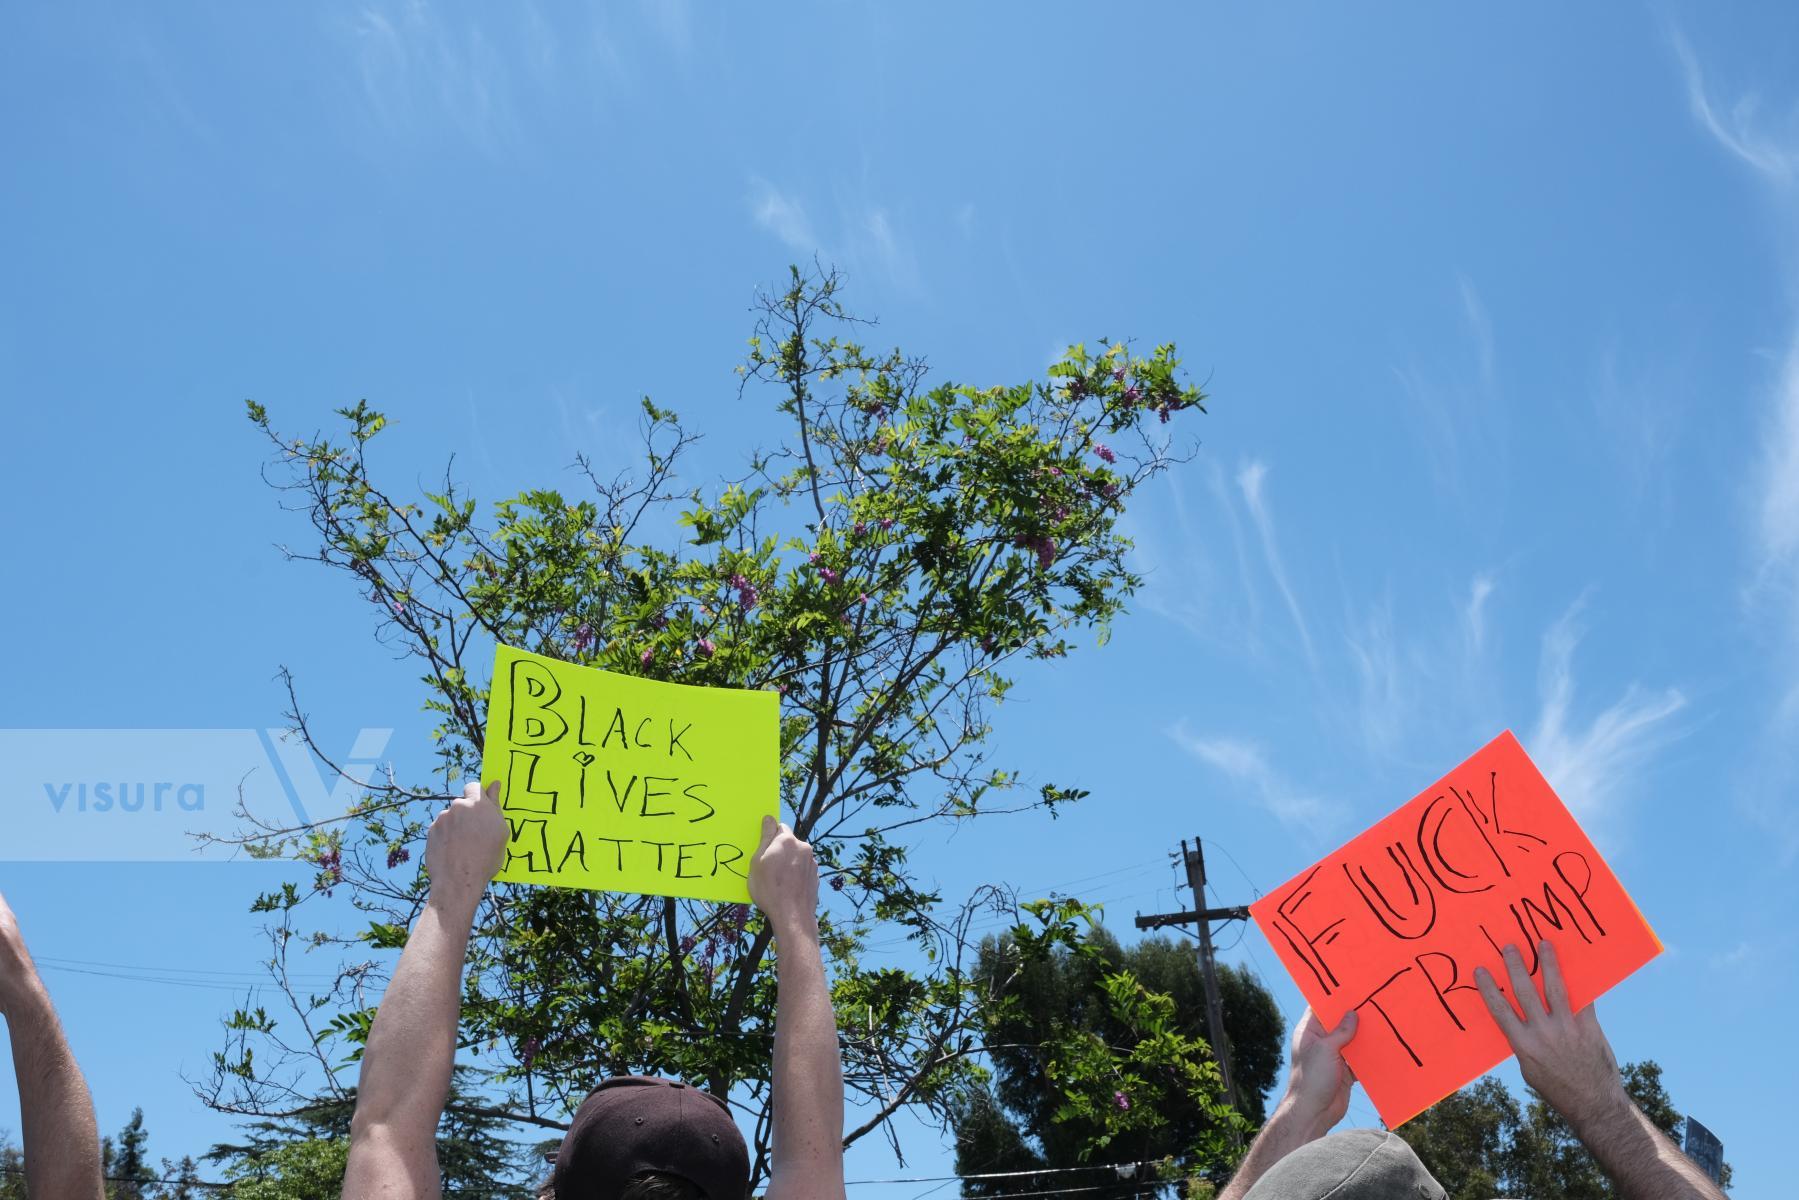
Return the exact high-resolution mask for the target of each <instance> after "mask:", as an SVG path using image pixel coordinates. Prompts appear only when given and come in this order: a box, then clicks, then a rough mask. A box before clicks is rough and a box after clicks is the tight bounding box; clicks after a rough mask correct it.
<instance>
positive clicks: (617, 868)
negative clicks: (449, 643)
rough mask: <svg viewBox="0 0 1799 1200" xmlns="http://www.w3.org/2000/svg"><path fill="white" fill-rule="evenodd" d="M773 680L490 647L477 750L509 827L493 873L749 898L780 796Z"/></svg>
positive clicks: (564, 883)
mask: <svg viewBox="0 0 1799 1200" xmlns="http://www.w3.org/2000/svg"><path fill="white" fill-rule="evenodd" d="M780 738H781V734H780V701H779V698H778V697H777V696H776V695H775V694H774V693H773V692H753V691H745V690H741V689H738V688H708V687H693V686H690V685H687V684H680V683H662V682H660V681H657V680H653V679H637V678H634V677H632V676H629V675H615V674H613V673H612V672H610V671H601V670H598V669H596V668H593V667H581V666H576V665H574V664H572V663H566V662H562V661H560V660H558V659H553V658H545V657H543V656H542V655H538V654H527V653H525V652H523V651H520V650H514V649H512V648H511V647H510V646H501V647H499V648H498V650H497V651H496V652H495V655H494V671H493V688H492V692H491V694H490V696H489V699H488V706H487V730H486V735H485V740H484V741H483V744H482V752H481V783H482V786H483V787H485V786H487V785H488V784H490V783H492V782H494V781H495V780H498V781H499V782H500V784H501V785H502V787H501V794H500V805H501V808H502V810H503V811H504V812H505V814H506V822H507V824H508V825H509V826H510V828H511V838H510V840H509V842H508V844H507V847H506V864H505V866H503V867H502V868H501V869H500V873H499V875H497V876H496V877H495V878H497V879H500V880H503V881H505V882H509V883H540V884H550V885H553V886H557V887H574V888H592V889H597V890H601V891H609V892H642V893H647V894H650V895H656V896H683V897H688V898H690V899H695V900H727V901H738V902H747V901H748V900H749V898H750V896H749V884H748V882H747V880H748V876H749V868H750V859H751V857H752V856H753V855H754V854H755V852H756V847H757V846H758V845H759V844H760V842H761V835H762V818H763V817H764V816H774V815H777V814H778V811H779V807H780V753H781V752H780Z"/></svg>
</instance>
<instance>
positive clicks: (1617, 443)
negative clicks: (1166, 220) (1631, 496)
mask: <svg viewBox="0 0 1799 1200" xmlns="http://www.w3.org/2000/svg"><path fill="white" fill-rule="evenodd" d="M1595 375H1596V378H1595V379H1594V383H1593V413H1594V416H1595V417H1596V418H1597V420H1598V424H1599V428H1600V430H1601V433H1602V434H1603V438H1604V442H1605V445H1606V447H1607V449H1608V450H1609V451H1610V452H1611V454H1612V457H1613V458H1614V459H1615V460H1616V461H1617V462H1618V463H1619V464H1620V465H1621V466H1622V467H1623V469H1624V473H1625V476H1626V477H1627V478H1628V480H1629V481H1630V485H1631V488H1632V490H1633V491H1634V492H1635V493H1636V494H1637V496H1638V498H1642V497H1643V496H1644V495H1645V494H1646V493H1650V492H1659V493H1660V496H1659V498H1660V499H1661V500H1662V501H1663V502H1664V503H1667V502H1668V500H1669V496H1668V494H1667V491H1666V489H1667V488H1668V486H1669V477H1670V476H1671V475H1672V472H1669V471H1667V470H1665V469H1664V468H1665V465H1666V462H1667V458H1668V455H1669V454H1670V453H1671V452H1672V451H1673V449H1674V447H1675V445H1676V444H1677V443H1676V439H1677V437H1678V435H1679V433H1680V418H1681V407H1680V405H1679V403H1678V402H1677V399H1676V398H1677V397H1679V396H1680V395H1681V394H1682V393H1683V392H1685V393H1687V394H1690V392H1691V385H1690V384H1688V383H1685V382H1684V381H1682V380H1681V379H1680V376H1681V375H1682V370H1681V368H1680V365H1679V364H1678V362H1672V361H1669V359H1668V358H1667V357H1666V356H1661V355H1657V356H1656V357H1655V358H1654V359H1652V360H1651V361H1647V362H1645V361H1642V360H1641V359H1640V358H1638V359H1636V360H1635V361H1632V362H1629V363H1622V362H1620V352H1619V349H1618V346H1617V344H1616V343H1615V342H1614V343H1611V344H1608V345H1606V346H1605V347H1604V348H1603V349H1602V350H1601V351H1600V353H1599V356H1598V366H1597V369H1596V372H1595Z"/></svg>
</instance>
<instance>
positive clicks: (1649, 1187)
mask: <svg viewBox="0 0 1799 1200" xmlns="http://www.w3.org/2000/svg"><path fill="white" fill-rule="evenodd" d="M1568 1123H1569V1124H1570V1125H1571V1126H1573V1128H1574V1132H1575V1135H1576V1136H1578V1137H1579V1138H1580V1140H1581V1144H1582V1145H1584V1146H1586V1148H1587V1149H1588V1150H1589V1151H1590V1152H1591V1153H1592V1155H1593V1157H1594V1158H1595V1159H1596V1160H1598V1162H1599V1165H1600V1166H1601V1167H1602V1168H1604V1170H1605V1173H1606V1175H1608V1176H1609V1177H1610V1178H1611V1181H1612V1183H1613V1184H1614V1185H1616V1187H1617V1189H1618V1195H1619V1197H1620V1198H1621V1200H1724V1193H1723V1192H1722V1191H1720V1190H1719V1188H1718V1185H1717V1184H1715V1183H1713V1182H1712V1181H1711V1180H1710V1179H1709V1178H1708V1177H1707V1176H1706V1174H1705V1172H1704V1171H1702V1170H1700V1169H1699V1164H1698V1163H1696V1162H1694V1161H1693V1160H1692V1159H1690V1158H1688V1157H1687V1156H1686V1155H1685V1154H1682V1153H1681V1151H1680V1148H1679V1147H1677V1146H1676V1145H1675V1144H1674V1143H1673V1142H1671V1141H1669V1140H1668V1136H1667V1135H1666V1134H1664V1133H1663V1132H1662V1131H1661V1130H1659V1129H1657V1128H1656V1127H1655V1125H1654V1124H1653V1123H1651V1122H1650V1120H1649V1118H1648V1117H1647V1116H1645V1115H1644V1114H1643V1112H1642V1110H1641V1109H1639V1108H1638V1107H1637V1106H1636V1105H1635V1104H1633V1103H1632V1102H1631V1100H1630V1097H1629V1096H1627V1095H1625V1094H1624V1092H1623V1091H1622V1090H1620V1091H1619V1092H1618V1094H1617V1095H1616V1096H1613V1097H1611V1098H1610V1099H1609V1100H1608V1101H1607V1102H1606V1103H1605V1104H1604V1105H1601V1106H1595V1111H1594V1112H1593V1113H1592V1114H1590V1115H1586V1116H1583V1117H1580V1118H1576V1117H1574V1116H1572V1115H1570V1116H1569V1118H1568Z"/></svg>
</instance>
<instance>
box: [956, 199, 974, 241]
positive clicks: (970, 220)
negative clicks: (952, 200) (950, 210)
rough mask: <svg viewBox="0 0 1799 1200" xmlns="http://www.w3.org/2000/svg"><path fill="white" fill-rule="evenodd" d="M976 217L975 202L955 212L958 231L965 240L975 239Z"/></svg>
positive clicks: (966, 204) (970, 202)
mask: <svg viewBox="0 0 1799 1200" xmlns="http://www.w3.org/2000/svg"><path fill="white" fill-rule="evenodd" d="M974 217H975V208H974V202H973V201H969V202H967V203H965V204H963V205H961V206H960V207H958V208H957V209H956V211H955V222H956V230H957V232H959V233H960V234H961V235H962V236H963V237H964V238H972V237H974Z"/></svg>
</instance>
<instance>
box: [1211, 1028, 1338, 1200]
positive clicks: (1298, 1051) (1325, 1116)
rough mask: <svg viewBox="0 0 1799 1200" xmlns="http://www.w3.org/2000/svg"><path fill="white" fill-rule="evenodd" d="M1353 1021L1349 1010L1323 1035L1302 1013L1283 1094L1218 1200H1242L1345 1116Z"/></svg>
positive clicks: (1294, 1039) (1294, 1033)
mask: <svg viewBox="0 0 1799 1200" xmlns="http://www.w3.org/2000/svg"><path fill="white" fill-rule="evenodd" d="M1355 1027H1356V1015H1355V1010H1354V1009H1351V1010H1350V1011H1349V1012H1348V1013H1346V1014H1344V1017H1343V1021H1342V1023H1341V1024H1340V1025H1338V1026H1337V1028H1336V1029H1335V1030H1334V1031H1333V1030H1327V1029H1325V1027H1324V1023H1323V1022H1322V1021H1320V1020H1319V1019H1318V1015H1317V1014H1316V1013H1314V1012H1313V1011H1312V1010H1311V1009H1309V1008H1308V1009H1306V1015H1305V1016H1303V1017H1301V1018H1300V1021H1299V1028H1297V1029H1295V1030H1294V1031H1293V1064H1292V1068H1291V1069H1290V1070H1289V1071H1288V1072H1287V1091H1286V1094H1285V1095H1283V1096H1282V1097H1281V1099H1280V1103H1279V1104H1276V1105H1275V1106H1274V1112H1273V1113H1271V1114H1270V1115H1269V1117H1268V1121H1267V1123H1266V1124H1264V1125H1263V1126H1262V1129H1261V1132H1260V1133H1258V1134H1256V1140H1255V1141H1253V1142H1251V1143H1250V1145H1249V1153H1248V1154H1245V1155H1244V1156H1243V1162H1242V1163H1241V1164H1240V1165H1239V1166H1238V1167H1237V1173H1236V1174H1235V1175H1233V1176H1232V1177H1231V1181H1230V1183H1229V1184H1227V1185H1226V1186H1225V1189H1224V1191H1222V1192H1220V1193H1219V1194H1218V1200H1242V1197H1243V1194H1244V1193H1245V1192H1247V1191H1249V1189H1250V1188H1252V1187H1254V1186H1255V1182H1256V1180H1258V1179H1260V1178H1261V1177H1262V1176H1263V1175H1265V1174H1267V1173H1268V1169H1269V1168H1270V1167H1272V1166H1274V1164H1275V1163H1277V1162H1279V1161H1280V1160H1281V1159H1283V1158H1285V1157H1287V1155H1289V1154H1291V1153H1293V1151H1295V1150H1297V1149H1299V1148H1300V1147H1301V1146H1303V1145H1305V1144H1306V1143H1307V1142H1312V1141H1316V1140H1318V1139H1319V1138H1321V1137H1323V1136H1324V1135H1325V1134H1327V1133H1329V1132H1330V1130H1331V1126H1333V1125H1335V1124H1336V1123H1337V1122H1338V1121H1341V1120H1342V1119H1343V1114H1344V1113H1346V1112H1348V1111H1349V1089H1350V1088H1351V1087H1352V1086H1353V1085H1354V1084H1355V1072H1354V1071H1351V1070H1350V1069H1349V1064H1348V1063H1346V1062H1344V1061H1343V1047H1345V1046H1347V1045H1348V1044H1349V1040H1350V1039H1351V1038H1353V1037H1354V1036H1355Z"/></svg>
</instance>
